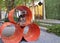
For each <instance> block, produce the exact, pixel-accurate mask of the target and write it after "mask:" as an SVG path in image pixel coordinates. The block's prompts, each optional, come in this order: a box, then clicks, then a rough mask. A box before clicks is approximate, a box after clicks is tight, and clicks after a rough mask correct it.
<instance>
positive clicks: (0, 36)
mask: <svg viewBox="0 0 60 43" xmlns="http://www.w3.org/2000/svg"><path fill="white" fill-rule="evenodd" d="M0 38H1V26H0Z"/></svg>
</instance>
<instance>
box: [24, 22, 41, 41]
mask: <svg viewBox="0 0 60 43" xmlns="http://www.w3.org/2000/svg"><path fill="white" fill-rule="evenodd" d="M28 26H29V31H28V32H27V34H24V35H23V36H24V39H25V40H26V41H36V40H37V39H38V38H39V36H40V28H39V27H38V26H37V25H36V24H34V23H32V24H30V25H28Z"/></svg>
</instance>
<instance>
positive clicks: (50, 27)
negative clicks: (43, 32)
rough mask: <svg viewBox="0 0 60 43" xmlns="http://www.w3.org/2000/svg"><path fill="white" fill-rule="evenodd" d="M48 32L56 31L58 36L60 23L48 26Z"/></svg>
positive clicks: (59, 34)
mask: <svg viewBox="0 0 60 43" xmlns="http://www.w3.org/2000/svg"><path fill="white" fill-rule="evenodd" d="M47 28H48V30H47V31H48V32H51V33H54V34H56V35H58V36H60V25H53V26H48V27H47Z"/></svg>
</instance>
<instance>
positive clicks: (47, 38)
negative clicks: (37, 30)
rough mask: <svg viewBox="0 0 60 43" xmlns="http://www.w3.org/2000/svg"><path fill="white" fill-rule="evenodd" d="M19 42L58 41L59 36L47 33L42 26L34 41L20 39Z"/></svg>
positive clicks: (42, 42)
mask: <svg viewBox="0 0 60 43" xmlns="http://www.w3.org/2000/svg"><path fill="white" fill-rule="evenodd" d="M0 43H2V41H1V40H0ZM20 43H60V37H58V36H56V35H54V34H52V33H47V32H46V31H45V30H43V28H41V35H40V37H39V39H38V40H36V41H34V42H26V41H21V42H20Z"/></svg>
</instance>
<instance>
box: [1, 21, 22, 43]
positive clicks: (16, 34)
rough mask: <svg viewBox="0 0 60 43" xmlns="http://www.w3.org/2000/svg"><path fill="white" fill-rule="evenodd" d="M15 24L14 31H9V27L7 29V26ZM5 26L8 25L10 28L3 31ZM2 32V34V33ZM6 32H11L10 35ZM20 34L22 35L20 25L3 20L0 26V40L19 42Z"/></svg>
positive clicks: (7, 42) (5, 42) (6, 42)
mask: <svg viewBox="0 0 60 43" xmlns="http://www.w3.org/2000/svg"><path fill="white" fill-rule="evenodd" d="M13 25H14V26H15V31H14V33H13V34H12V33H9V32H10V31H11V32H12V30H13V28H12V30H11V28H10V29H9V26H13ZM6 27H8V29H9V30H10V31H9V30H7V31H5V32H7V33H5V32H4V30H5V29H7V28H6ZM3 32H4V34H3ZM7 34H11V35H10V36H9V35H7ZM22 36H23V30H22V29H21V28H20V26H18V25H16V24H12V23H10V22H5V23H4V24H3V25H2V26H1V38H2V41H3V42H4V43H19V42H20V41H21V39H22Z"/></svg>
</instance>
